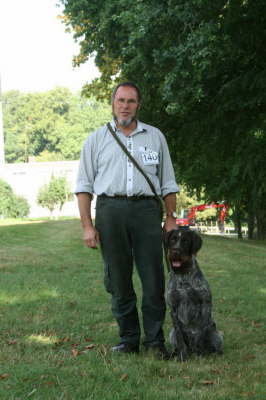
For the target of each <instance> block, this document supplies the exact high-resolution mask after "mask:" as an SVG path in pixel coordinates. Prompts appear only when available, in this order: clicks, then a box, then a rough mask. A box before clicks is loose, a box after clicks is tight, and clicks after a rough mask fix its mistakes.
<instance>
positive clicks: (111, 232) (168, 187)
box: [75, 82, 179, 359]
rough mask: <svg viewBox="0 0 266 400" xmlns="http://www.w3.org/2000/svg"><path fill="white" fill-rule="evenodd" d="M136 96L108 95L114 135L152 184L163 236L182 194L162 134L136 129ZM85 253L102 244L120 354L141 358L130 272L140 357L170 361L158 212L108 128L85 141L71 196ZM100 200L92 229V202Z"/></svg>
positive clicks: (121, 91) (124, 89) (127, 89)
mask: <svg viewBox="0 0 266 400" xmlns="http://www.w3.org/2000/svg"><path fill="white" fill-rule="evenodd" d="M140 101H141V95H140V90H139V89H138V87H137V86H136V85H135V84H134V83H132V82H124V83H121V84H119V85H118V86H117V87H116V88H115V90H114V92H113V95H112V111H113V120H112V121H111V128H112V129H113V130H114V131H115V133H116V135H117V136H118V138H119V139H120V140H121V141H122V143H123V144H124V146H125V147H126V148H127V150H128V151H129V153H130V154H131V155H132V156H133V157H134V158H135V159H136V161H137V162H138V163H139V164H140V166H141V168H142V169H143V170H144V171H145V173H146V174H147V175H148V177H149V179H150V180H151V182H152V183H153V185H154V187H155V190H156V194H157V195H158V196H161V197H162V198H163V200H164V203H165V208H166V220H165V223H164V229H165V230H166V231H170V230H172V229H175V228H176V214H175V210H176V193H177V192H178V191H179V188H178V186H177V184H176V181H175V175H174V170H173V166H172V162H171V159H170V155H169V150H168V146H167V143H166V140H165V137H164V135H163V134H162V133H161V132H160V130H159V129H157V128H155V127H153V126H151V125H147V124H145V123H143V122H140V121H139V120H138V119H137V112H138V110H139V108H140ZM75 193H76V194H77V197H78V205H79V211H80V217H81V224H82V227H83V232H84V236H83V238H84V241H85V244H86V245H87V246H88V247H89V248H97V245H98V244H100V247H101V252H102V256H103V261H104V282H105V287H106V290H107V291H108V292H109V293H110V294H111V296H112V311H113V315H114V317H115V319H116V321H117V323H118V327H119V336H120V343H119V344H118V345H116V346H114V347H112V351H113V352H117V353H138V352H139V346H140V338H141V328H140V322H139V315H138V311H137V298H136V293H135V290H134V287H133V283H132V274H133V268H134V265H135V266H136V270H137V272H138V274H139V277H140V280H141V284H142V292H143V296H142V307H141V310H142V317H143V330H144V340H143V345H144V348H145V350H151V351H153V352H155V353H156V354H157V355H158V356H159V357H160V358H162V359H168V358H169V353H168V351H167V349H166V347H165V345H164V333H163V323H164V319H165V299H164V270H163V252H162V226H161V216H160V205H159V203H158V200H157V199H156V197H155V195H154V193H153V192H152V190H151V188H150V186H149V185H148V183H147V181H146V179H145V178H144V177H143V175H142V174H141V173H140V172H139V171H138V169H137V168H136V167H135V166H134V164H133V163H132V161H131V160H130V159H129V157H128V156H127V155H126V154H125V153H124V152H123V150H122V149H121V147H120V146H119V145H118V144H117V142H116V141H115V140H114V138H113V136H112V135H111V133H110V130H109V129H108V127H107V126H103V127H101V128H100V129H98V130H96V131H95V132H93V133H92V134H90V135H89V136H88V138H87V140H86V141H85V143H84V146H83V150H82V152H81V159H80V167H79V173H78V179H77V186H76V191H75ZM93 194H95V195H97V204H96V219H95V225H94V224H93V221H92V218H91V200H92V197H93Z"/></svg>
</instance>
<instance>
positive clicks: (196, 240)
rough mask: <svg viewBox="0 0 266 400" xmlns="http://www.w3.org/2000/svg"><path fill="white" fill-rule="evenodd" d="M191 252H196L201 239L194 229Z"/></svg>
mask: <svg viewBox="0 0 266 400" xmlns="http://www.w3.org/2000/svg"><path fill="white" fill-rule="evenodd" d="M191 233H192V235H193V236H192V254H196V253H197V252H198V251H199V250H200V248H201V246H202V239H201V237H200V235H198V234H197V233H196V232H195V231H192V232H191Z"/></svg>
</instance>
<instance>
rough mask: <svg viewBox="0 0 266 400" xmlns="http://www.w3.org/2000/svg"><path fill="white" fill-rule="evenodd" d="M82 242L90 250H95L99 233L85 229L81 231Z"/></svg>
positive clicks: (91, 228) (91, 229) (92, 229)
mask: <svg viewBox="0 0 266 400" xmlns="http://www.w3.org/2000/svg"><path fill="white" fill-rule="evenodd" d="M83 240H84V242H85V245H86V246H87V247H89V248H91V249H97V245H98V244H99V243H100V239H99V232H98V231H97V230H96V229H95V228H94V226H92V227H90V228H86V229H84V231H83Z"/></svg>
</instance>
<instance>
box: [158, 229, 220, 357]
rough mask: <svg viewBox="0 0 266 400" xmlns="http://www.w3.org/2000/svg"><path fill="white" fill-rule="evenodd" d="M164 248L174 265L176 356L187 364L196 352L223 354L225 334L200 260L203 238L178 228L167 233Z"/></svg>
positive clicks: (169, 293)
mask: <svg viewBox="0 0 266 400" xmlns="http://www.w3.org/2000/svg"><path fill="white" fill-rule="evenodd" d="M164 245H165V248H166V251H167V257H168V260H169V264H170V274H169V281H168V286H167V290H166V302H167V304H168V306H169V307H170V310H171V318H172V322H173V328H172V330H171V332H170V335H169V342H170V344H171V345H172V346H173V348H174V350H173V356H177V357H178V359H179V360H180V361H184V360H186V359H187V358H188V357H189V356H190V355H191V354H193V353H194V354H197V355H205V354H210V353H218V354H222V352H223V335H222V334H221V333H220V332H219V331H218V330H217V329H216V324H215V322H214V321H213V319H212V295H211V291H210V287H209V284H208V282H207V280H206V279H205V277H204V275H203V273H202V271H201V270H200V268H199V265H198V262H197V260H196V253H197V252H198V251H199V250H200V248H201V246H202V239H201V237H200V236H199V235H198V234H197V233H196V232H195V231H192V230H190V229H189V228H184V227H178V229H176V230H172V231H170V232H167V233H165V235H164Z"/></svg>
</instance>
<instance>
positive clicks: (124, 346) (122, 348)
mask: <svg viewBox="0 0 266 400" xmlns="http://www.w3.org/2000/svg"><path fill="white" fill-rule="evenodd" d="M111 350H112V351H113V352H116V353H138V352H139V346H137V345H134V344H131V343H119V344H118V345H117V346H114V347H112V349H111Z"/></svg>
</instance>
